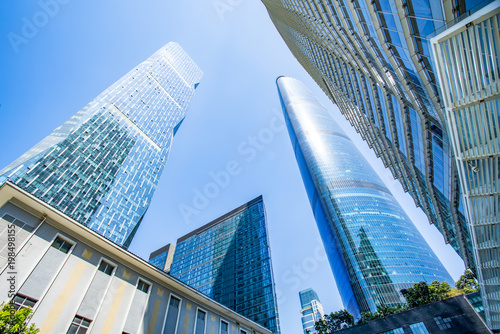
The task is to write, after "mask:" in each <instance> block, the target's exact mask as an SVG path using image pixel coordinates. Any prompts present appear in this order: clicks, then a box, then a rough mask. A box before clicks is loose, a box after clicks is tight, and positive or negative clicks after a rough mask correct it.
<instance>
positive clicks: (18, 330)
mask: <svg viewBox="0 0 500 334" xmlns="http://www.w3.org/2000/svg"><path fill="white" fill-rule="evenodd" d="M32 316H33V311H32V310H31V308H21V309H19V310H17V311H16V309H15V308H14V306H12V305H11V304H10V303H2V304H0V333H2V334H36V333H38V332H40V330H39V329H38V328H36V326H35V324H31V325H29V326H28V322H29V321H30V319H31V317H32Z"/></svg>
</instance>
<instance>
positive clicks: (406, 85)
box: [262, 0, 488, 268]
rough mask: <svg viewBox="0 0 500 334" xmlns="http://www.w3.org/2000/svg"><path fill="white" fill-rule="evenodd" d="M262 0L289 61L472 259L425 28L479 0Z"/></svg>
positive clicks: (471, 264) (438, 25) (459, 250)
mask: <svg viewBox="0 0 500 334" xmlns="http://www.w3.org/2000/svg"><path fill="white" fill-rule="evenodd" d="M262 1H263V3H264V4H265V6H266V7H267V10H268V12H269V15H270V17H271V19H272V21H273V23H274V25H275V26H276V28H277V29H278V31H279V33H280V34H281V36H282V37H283V39H284V41H285V42H286V44H287V45H288V47H289V48H290V50H291V51H292V53H293V54H294V56H295V57H296V58H297V60H298V61H299V62H300V63H301V64H302V66H303V67H304V68H305V69H306V70H307V71H308V72H309V74H310V75H311V76H312V78H313V79H314V80H315V81H316V83H317V84H318V85H319V86H320V87H321V88H322V89H323V91H324V92H325V93H326V94H327V95H328V97H329V98H330V99H331V100H332V101H333V102H334V103H335V104H337V105H338V107H339V109H340V111H341V112H342V114H343V115H344V116H345V117H346V119H347V120H348V121H349V122H350V123H351V124H352V125H353V126H354V128H355V129H356V131H357V132H358V133H359V134H360V135H361V136H362V138H363V139H364V140H366V141H367V143H368V145H369V146H370V147H371V148H372V149H373V150H374V151H375V153H376V154H377V156H378V157H380V158H381V159H382V161H383V163H384V165H385V166H386V167H387V168H389V169H390V170H391V172H392V174H393V175H394V177H395V178H396V179H398V180H399V181H400V182H401V185H402V186H403V188H404V190H405V191H407V192H409V193H410V194H411V196H412V197H413V199H414V201H415V204H416V205H417V206H418V207H421V208H422V210H423V211H424V212H425V213H426V215H427V216H428V218H429V221H430V222H431V223H432V224H434V225H435V226H436V227H437V228H438V229H439V231H440V232H441V233H442V234H443V236H444V239H445V241H446V242H447V243H449V244H451V246H452V247H453V248H454V249H455V250H456V251H457V253H458V254H459V255H460V256H461V257H462V258H463V259H464V261H465V264H466V266H467V267H470V268H474V267H475V264H474V255H473V253H474V252H473V250H472V241H471V236H470V232H469V229H468V226H467V219H466V212H465V208H464V203H463V199H462V197H461V188H460V183H459V176H458V171H457V167H456V163H455V160H454V157H453V152H452V145H451V143H450V137H449V134H448V132H447V127H446V123H445V116H444V113H443V111H442V109H441V106H440V104H441V102H442V97H440V95H439V88H438V83H437V76H436V68H435V66H434V64H433V61H432V59H431V49H430V40H429V34H432V33H434V31H435V30H436V29H439V28H442V27H443V26H444V24H445V22H447V21H450V20H453V19H455V18H456V17H458V16H459V15H462V14H464V13H466V12H467V11H469V10H470V9H471V8H472V7H474V5H476V4H478V3H481V2H483V3H484V2H485V1H484V0H477V1H471V0H465V1H439V0H432V1H428V0H425V1H412V0H401V1H399V0H374V1H366V0H352V1H351V0H339V1H332V0H316V1H303V0H280V1H278V0H262ZM486 1H488V0H486Z"/></svg>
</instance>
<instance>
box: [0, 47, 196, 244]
mask: <svg viewBox="0 0 500 334" xmlns="http://www.w3.org/2000/svg"><path fill="white" fill-rule="evenodd" d="M201 77H202V72H201V70H200V69H199V67H198V66H197V65H196V64H195V63H194V61H193V60H192V59H191V58H190V57H189V56H188V55H187V54H186V52H185V51H184V50H183V49H182V48H181V47H180V46H179V45H178V44H176V43H168V44H167V45H166V46H164V47H163V48H161V49H160V50H159V51H157V52H156V53H155V54H153V55H152V56H151V57H149V58H148V59H147V60H146V61H144V62H143V63H141V64H139V65H138V66H137V67H136V68H134V69H133V70H132V71H130V72H129V73H127V74H126V75H125V76H124V77H122V78H121V79H119V80H118V81H117V82H115V83H114V84H113V85H112V86H111V87H109V88H107V89H106V90H105V91H104V92H102V93H101V94H100V95H99V96H98V97H97V98H95V99H94V100H93V101H91V102H90V103H89V104H88V105H86V106H85V107H84V108H83V109H81V110H80V111H79V112H77V113H76V114H75V115H74V116H73V117H71V118H70V119H69V120H68V121H67V122H66V123H64V124H63V125H61V126H60V127H59V128H57V129H56V130H54V131H53V132H52V133H51V134H50V135H49V136H48V137H46V138H45V139H43V140H42V141H41V142H39V143H38V144H37V145H35V146H34V147H33V148H32V149H30V150H29V151H28V152H26V153H25V154H23V155H22V156H21V157H20V158H19V159H17V160H16V161H14V162H13V163H12V164H10V165H9V166H7V167H6V168H4V169H3V170H1V171H0V184H1V183H4V182H5V181H10V182H11V183H13V184H16V185H17V186H18V187H20V188H22V189H24V190H25V191H27V192H29V193H30V194H32V195H33V196H35V197H37V198H39V199H40V200H42V201H44V202H45V203H47V204H49V205H51V206H53V207H54V208H56V209H58V210H60V211H61V212H63V213H64V214H66V215H68V216H69V217H71V218H73V219H75V220H76V221H78V222H80V223H81V224H83V225H85V226H88V227H90V228H91V229H93V230H95V231H97V232H98V233H100V234H101V235H103V236H104V237H106V238H108V239H110V240H111V241H113V242H115V243H117V244H119V245H122V246H123V247H125V248H127V247H128V246H129V244H130V242H131V241H132V238H133V236H134V234H135V232H136V231H137V228H138V227H139V225H140V223H141V220H142V219H143V217H144V214H145V213H146V211H147V208H148V206H149V204H150V202H151V198H152V196H153V193H154V191H155V189H156V186H157V184H158V181H159V178H160V175H161V173H162V171H163V168H164V166H165V163H166V161H167V158H168V154H169V151H170V147H171V144H172V139H173V137H174V135H175V133H176V131H177V130H178V128H179V126H180V125H181V123H182V121H183V120H184V117H185V116H186V110H187V108H188V105H189V102H190V100H191V98H192V97H193V95H194V91H195V89H196V87H197V85H198V84H199V82H200V79H201Z"/></svg>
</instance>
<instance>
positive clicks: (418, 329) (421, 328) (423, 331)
mask: <svg viewBox="0 0 500 334" xmlns="http://www.w3.org/2000/svg"><path fill="white" fill-rule="evenodd" d="M410 329H411V331H412V332H413V333H414V334H429V331H428V330H427V327H425V325H424V323H423V322H417V323H416V324H413V325H410Z"/></svg>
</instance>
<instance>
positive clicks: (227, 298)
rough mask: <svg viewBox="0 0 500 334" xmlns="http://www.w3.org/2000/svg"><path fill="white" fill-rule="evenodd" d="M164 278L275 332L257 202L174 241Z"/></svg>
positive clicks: (261, 211) (273, 301)
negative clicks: (174, 280)
mask: <svg viewBox="0 0 500 334" xmlns="http://www.w3.org/2000/svg"><path fill="white" fill-rule="evenodd" d="M170 275H172V276H174V277H176V278H178V279H179V280H181V281H182V282H184V283H186V284H188V285H190V286H192V287H193V288H195V289H197V290H198V291H200V292H202V293H204V294H205V295H207V296H209V297H210V298H212V299H214V300H215V301H217V302H219V303H221V304H222V305H225V306H227V307H229V308H230V309H232V310H234V311H236V312H238V313H240V314H241V315H243V316H245V317H247V318H248V319H251V320H253V321H255V322H257V323H259V324H261V325H262V326H264V327H266V328H268V329H270V330H271V331H272V332H273V333H279V332H280V329H279V320H278V307H277V301H276V293H275V286H274V278H273V271H272V265H271V253H270V248H269V240H268V236H267V223H266V213H265V209H264V202H263V200H262V196H259V197H257V198H255V199H253V200H252V201H250V202H248V203H246V204H244V205H242V206H240V207H238V208H236V209H234V210H232V211H231V212H229V213H227V214H225V215H223V216H222V217H220V218H217V219H216V220H214V221H212V222H210V223H208V224H206V225H204V226H202V227H200V228H198V229H196V230H194V231H192V232H191V233H188V234H186V235H185V236H183V237H181V238H179V239H178V240H177V245H176V250H175V255H174V259H173V262H172V267H171V269H170Z"/></svg>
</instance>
